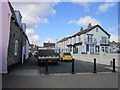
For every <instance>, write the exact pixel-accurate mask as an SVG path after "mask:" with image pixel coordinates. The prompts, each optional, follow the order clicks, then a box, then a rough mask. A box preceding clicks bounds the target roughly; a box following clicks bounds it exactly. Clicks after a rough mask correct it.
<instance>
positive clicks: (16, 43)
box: [14, 40, 18, 56]
mask: <svg viewBox="0 0 120 90" xmlns="http://www.w3.org/2000/svg"><path fill="white" fill-rule="evenodd" d="M17 54H18V40H15V50H14V55H15V56H16V55H17Z"/></svg>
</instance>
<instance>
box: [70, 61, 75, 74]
mask: <svg viewBox="0 0 120 90" xmlns="http://www.w3.org/2000/svg"><path fill="white" fill-rule="evenodd" d="M71 74H75V72H74V59H72V72H71Z"/></svg>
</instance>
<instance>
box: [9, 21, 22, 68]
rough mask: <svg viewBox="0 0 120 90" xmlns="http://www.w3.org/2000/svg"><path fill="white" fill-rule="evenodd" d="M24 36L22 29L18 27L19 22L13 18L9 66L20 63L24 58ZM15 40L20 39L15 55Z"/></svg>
mask: <svg viewBox="0 0 120 90" xmlns="http://www.w3.org/2000/svg"><path fill="white" fill-rule="evenodd" d="M22 36H23V32H22V30H21V29H20V28H19V27H18V25H17V23H16V22H14V21H13V19H11V23H10V37H9V38H10V40H9V46H8V59H7V66H10V65H13V64H16V63H19V62H21V60H22V43H24V37H23V38H22ZM15 40H17V41H18V52H17V55H15Z"/></svg>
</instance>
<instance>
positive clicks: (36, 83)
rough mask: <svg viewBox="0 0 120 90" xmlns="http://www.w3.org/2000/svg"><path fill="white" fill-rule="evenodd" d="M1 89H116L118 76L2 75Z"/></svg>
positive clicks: (109, 74)
mask: <svg viewBox="0 0 120 90" xmlns="http://www.w3.org/2000/svg"><path fill="white" fill-rule="evenodd" d="M3 88H118V74H117V73H97V74H93V73H82V74H74V75H72V74H66V75H65V74H56V75H54V74H50V75H40V76H14V75H13V76H9V75H3Z"/></svg>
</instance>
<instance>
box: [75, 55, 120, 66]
mask: <svg viewBox="0 0 120 90" xmlns="http://www.w3.org/2000/svg"><path fill="white" fill-rule="evenodd" d="M73 57H74V58H75V59H76V60H82V61H86V62H93V60H94V58H96V62H97V63H99V64H105V65H110V62H111V61H112V60H113V58H115V60H116V66H119V65H120V61H118V60H119V59H118V54H117V53H107V54H106V53H101V54H99V55H95V54H73ZM119 67H120V66H119Z"/></svg>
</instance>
